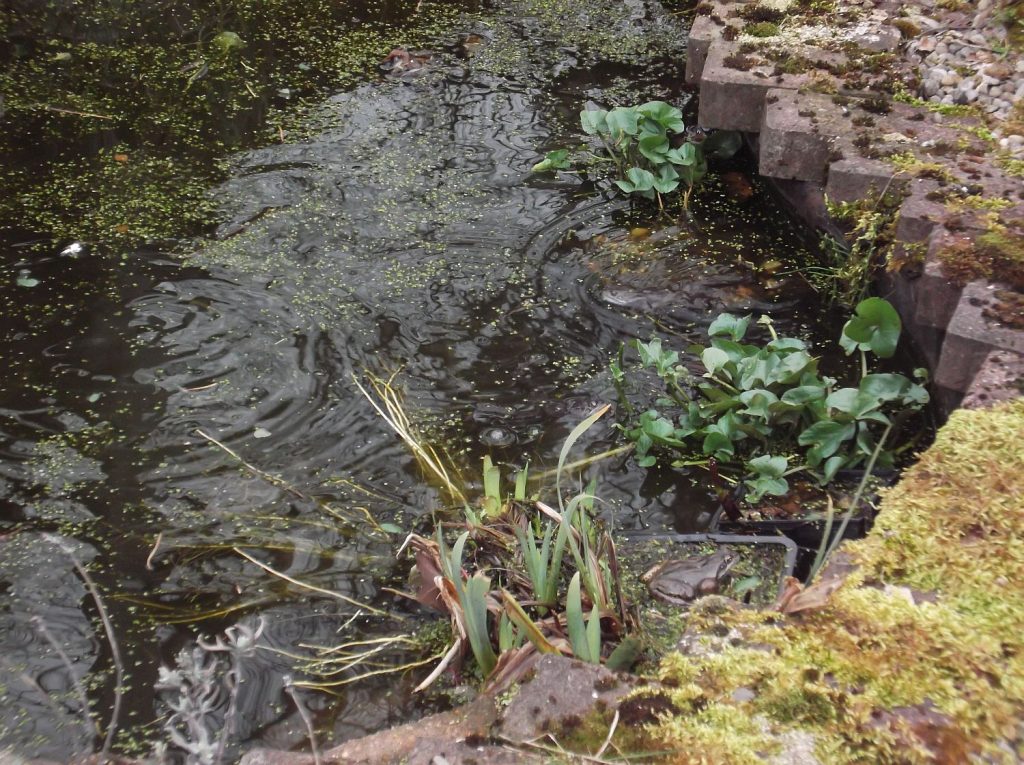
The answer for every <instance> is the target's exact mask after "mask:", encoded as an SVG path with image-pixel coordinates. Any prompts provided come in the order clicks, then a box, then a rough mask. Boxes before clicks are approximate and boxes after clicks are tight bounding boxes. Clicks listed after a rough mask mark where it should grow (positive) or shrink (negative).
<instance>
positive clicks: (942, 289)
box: [914, 227, 963, 330]
mask: <svg viewBox="0 0 1024 765" xmlns="http://www.w3.org/2000/svg"><path fill="white" fill-rule="evenodd" d="M960 238H962V237H961V236H960V235H959V234H953V233H951V232H949V231H947V230H946V229H944V228H941V227H940V228H937V229H936V230H935V231H934V232H933V233H932V235H931V236H930V237H929V239H928V252H927V254H926V255H925V262H924V269H923V271H922V273H921V277H920V279H919V285H918V289H917V301H916V306H915V309H914V318H915V320H916V321H917V322H918V323H920V324H924V325H925V326H928V327H937V328H939V329H942V330H944V329H945V328H946V327H947V326H948V325H949V320H950V319H952V318H953V313H954V312H955V311H956V307H957V304H958V303H959V301H960V295H961V293H962V292H963V288H962V287H960V286H959V285H957V284H953V282H951V281H950V280H949V279H947V278H946V276H945V274H943V272H942V263H941V262H940V261H939V259H938V253H939V252H940V251H941V250H942V249H943V248H945V247H948V246H950V245H951V244H954V243H955V241H956V240H957V239H960Z"/></svg>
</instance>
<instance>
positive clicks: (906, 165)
mask: <svg viewBox="0 0 1024 765" xmlns="http://www.w3.org/2000/svg"><path fill="white" fill-rule="evenodd" d="M888 159H889V162H890V163H891V164H892V165H893V166H895V168H896V169H897V170H899V171H900V172H901V173H906V174H907V175H913V176H914V177H915V178H932V179H934V180H936V181H944V182H946V183H949V182H952V181H953V174H952V173H951V172H950V171H949V168H947V167H946V166H944V165H941V164H939V163H938V162H924V161H922V160H920V159H918V158H917V157H915V156H914V155H913V154H912V153H911V152H904V153H902V154H893V155H891V156H890V157H889V158H888Z"/></svg>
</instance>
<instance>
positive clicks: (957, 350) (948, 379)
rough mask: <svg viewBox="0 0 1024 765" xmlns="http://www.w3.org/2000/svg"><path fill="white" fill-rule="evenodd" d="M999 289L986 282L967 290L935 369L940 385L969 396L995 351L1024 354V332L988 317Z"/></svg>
mask: <svg viewBox="0 0 1024 765" xmlns="http://www.w3.org/2000/svg"><path fill="white" fill-rule="evenodd" d="M996 289H998V287H997V286H996V285H993V284H986V283H985V282H971V283H970V284H968V285H967V286H966V287H964V290H963V294H962V295H961V297H960V302H959V303H958V304H957V307H956V311H955V312H954V313H953V317H952V318H951V319H950V321H949V326H948V327H947V328H946V340H945V342H944V343H943V344H942V355H941V357H940V358H939V364H938V368H937V369H936V370H935V382H936V384H937V385H939V386H941V387H943V388H947V389H949V390H952V391H956V392H959V393H965V392H966V391H968V390H969V389H970V387H971V384H972V383H973V382H974V378H975V376H976V375H977V374H978V372H979V370H980V369H981V367H982V365H983V364H984V362H985V359H986V358H987V357H988V355H989V354H990V353H991V352H992V351H997V350H1002V351H1009V352H1011V353H1024V332H1021V331H1019V330H1015V329H1011V328H1010V327H1006V326H1003V325H1002V324H1000V323H999V322H997V321H994V320H991V319H988V318H986V316H985V315H984V311H985V309H986V308H987V307H988V306H989V305H991V304H992V303H993V302H994V299H995V295H994V292H995V291H996Z"/></svg>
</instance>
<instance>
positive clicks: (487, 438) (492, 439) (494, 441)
mask: <svg viewBox="0 0 1024 765" xmlns="http://www.w3.org/2000/svg"><path fill="white" fill-rule="evenodd" d="M515 442H516V434H515V433H513V432H512V431H511V430H509V429H507V428H498V427H495V428H487V430H485V431H483V432H482V433H481V434H480V443H482V444H484V445H485V446H511V445H512V444H514V443H515Z"/></svg>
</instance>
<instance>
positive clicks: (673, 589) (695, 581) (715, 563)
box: [640, 550, 739, 606]
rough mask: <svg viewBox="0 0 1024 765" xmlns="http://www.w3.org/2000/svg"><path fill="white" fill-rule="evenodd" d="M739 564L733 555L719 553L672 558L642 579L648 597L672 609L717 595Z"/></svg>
mask: <svg viewBox="0 0 1024 765" xmlns="http://www.w3.org/2000/svg"><path fill="white" fill-rule="evenodd" d="M738 560H739V556H737V555H736V554H735V553H733V552H729V551H728V550H719V551H718V552H716V553H712V554H711V555H704V556H701V557H699V558H675V559H673V560H666V561H663V562H662V563H659V564H658V565H657V566H655V567H654V568H652V569H651V570H650V571H648V572H647V573H646V574H644V575H643V576H642V577H640V581H642V582H645V583H646V584H647V589H648V590H649V591H650V593H651V595H653V596H654V597H656V598H657V599H658V600H663V601H665V602H666V603H672V604H674V605H679V606H682V605H687V604H689V603H691V602H692V601H693V600H695V599H696V598H699V597H703V596H704V595H713V594H715V593H716V592H718V591H719V589H720V588H721V586H722V583H723V582H724V581H726V579H727V578H728V576H729V571H730V570H731V569H732V567H733V566H734V565H736V563H737V561H738Z"/></svg>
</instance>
